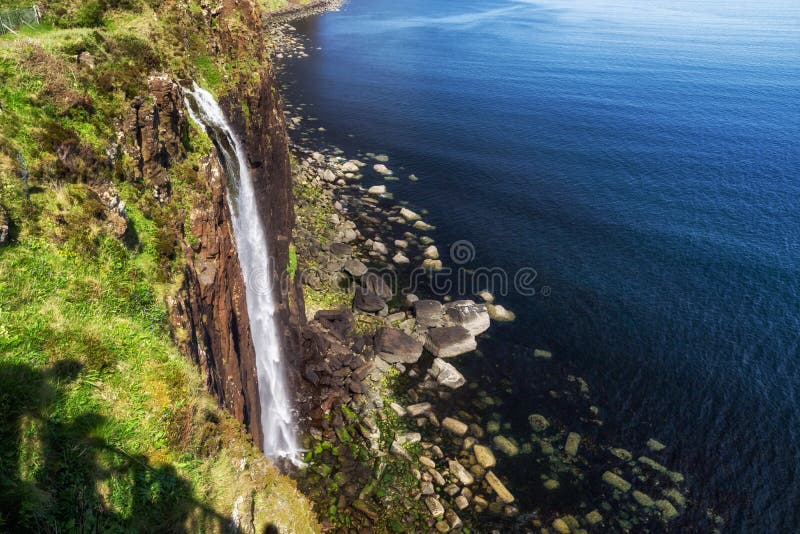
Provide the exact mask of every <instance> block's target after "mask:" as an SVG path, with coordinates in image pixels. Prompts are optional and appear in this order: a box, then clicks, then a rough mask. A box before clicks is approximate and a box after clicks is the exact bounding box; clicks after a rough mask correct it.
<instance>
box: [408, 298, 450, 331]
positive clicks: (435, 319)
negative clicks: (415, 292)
mask: <svg viewBox="0 0 800 534" xmlns="http://www.w3.org/2000/svg"><path fill="white" fill-rule="evenodd" d="M413 306H414V316H415V317H416V318H417V323H418V324H420V325H422V326H424V327H426V328H435V327H438V326H442V322H443V320H444V308H443V307H442V304H441V303H440V302H438V301H436V300H418V301H416V302H414V304H413Z"/></svg>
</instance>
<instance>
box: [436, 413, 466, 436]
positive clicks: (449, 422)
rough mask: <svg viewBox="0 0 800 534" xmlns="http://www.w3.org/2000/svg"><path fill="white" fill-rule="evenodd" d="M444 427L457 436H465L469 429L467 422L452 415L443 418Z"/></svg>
mask: <svg viewBox="0 0 800 534" xmlns="http://www.w3.org/2000/svg"><path fill="white" fill-rule="evenodd" d="M442 428H444V429H445V430H447V431H448V432H452V433H453V434H455V435H456V436H463V435H464V434H466V433H467V429H468V427H467V425H466V424H464V423H462V422H461V421H459V420H458V419H454V418H452V417H445V418H444V419H443V420H442Z"/></svg>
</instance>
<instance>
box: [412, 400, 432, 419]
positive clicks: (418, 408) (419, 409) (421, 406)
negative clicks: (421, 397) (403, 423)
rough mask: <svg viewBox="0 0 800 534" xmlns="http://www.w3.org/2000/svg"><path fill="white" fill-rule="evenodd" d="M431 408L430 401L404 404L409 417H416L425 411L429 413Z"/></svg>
mask: <svg viewBox="0 0 800 534" xmlns="http://www.w3.org/2000/svg"><path fill="white" fill-rule="evenodd" d="M432 409H433V406H432V405H431V403H430V402H419V403H417V404H412V405H410V406H406V412H408V415H410V416H411V417H418V416H420V415H425V414H427V413H430V411H431V410H432Z"/></svg>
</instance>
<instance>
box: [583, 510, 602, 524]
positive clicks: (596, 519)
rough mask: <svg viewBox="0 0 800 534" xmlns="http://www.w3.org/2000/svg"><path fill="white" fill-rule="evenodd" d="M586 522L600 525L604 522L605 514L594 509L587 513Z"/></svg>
mask: <svg viewBox="0 0 800 534" xmlns="http://www.w3.org/2000/svg"><path fill="white" fill-rule="evenodd" d="M586 522H587V523H589V524H590V525H592V526H595V525H598V524H600V523H602V522H603V516H602V515H601V514H600V512H598V511H597V510H592V511H591V512H589V513H588V514H586Z"/></svg>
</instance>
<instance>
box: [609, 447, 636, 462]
mask: <svg viewBox="0 0 800 534" xmlns="http://www.w3.org/2000/svg"><path fill="white" fill-rule="evenodd" d="M608 452H610V453H611V454H613V455H614V456H616V457H617V458H619V459H620V460H622V461H623V462H630V461H631V460H632V459H633V455H632V454H631V453H630V452H629V451H626V450H625V449H619V448H612V449H609V451H608Z"/></svg>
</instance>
